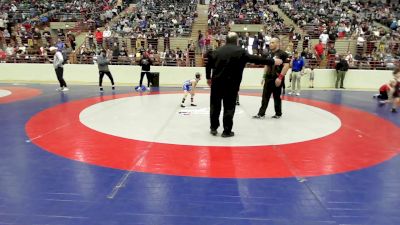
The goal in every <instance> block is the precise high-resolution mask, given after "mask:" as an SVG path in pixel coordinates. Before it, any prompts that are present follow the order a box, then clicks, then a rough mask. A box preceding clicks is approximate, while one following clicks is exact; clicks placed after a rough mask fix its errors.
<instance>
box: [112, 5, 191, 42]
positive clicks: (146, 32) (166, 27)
mask: <svg viewBox="0 0 400 225" xmlns="http://www.w3.org/2000/svg"><path fill="white" fill-rule="evenodd" d="M196 6H197V5H196V1H194V0H181V1H174V0H142V1H141V2H140V4H138V5H137V7H136V10H135V11H134V12H133V13H131V14H129V15H126V16H124V17H122V18H120V19H119V21H118V22H116V23H115V24H113V26H112V28H111V29H112V30H113V31H116V32H117V33H119V34H121V35H122V36H132V35H133V36H135V37H138V36H139V35H141V36H146V37H147V36H155V37H187V36H190V33H191V31H192V24H193V22H194V20H195V19H196V17H197V12H196Z"/></svg>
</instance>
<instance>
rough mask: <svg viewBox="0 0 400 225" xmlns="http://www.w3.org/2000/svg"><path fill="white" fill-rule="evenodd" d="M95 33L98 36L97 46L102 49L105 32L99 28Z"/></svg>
mask: <svg viewBox="0 0 400 225" xmlns="http://www.w3.org/2000/svg"><path fill="white" fill-rule="evenodd" d="M94 35H95V37H96V42H97V47H99V48H100V49H101V48H102V46H103V32H101V31H100V29H99V28H97V30H96V33H95V34H94Z"/></svg>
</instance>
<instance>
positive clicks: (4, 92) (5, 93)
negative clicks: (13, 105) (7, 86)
mask: <svg viewBox="0 0 400 225" xmlns="http://www.w3.org/2000/svg"><path fill="white" fill-rule="evenodd" d="M8 95H11V91H9V90H4V89H0V98H2V97H6V96H8Z"/></svg>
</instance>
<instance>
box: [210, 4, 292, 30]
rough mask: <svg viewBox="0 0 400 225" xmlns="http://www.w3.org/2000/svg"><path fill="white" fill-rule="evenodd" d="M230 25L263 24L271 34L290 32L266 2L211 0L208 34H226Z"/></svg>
mask: <svg viewBox="0 0 400 225" xmlns="http://www.w3.org/2000/svg"><path fill="white" fill-rule="evenodd" d="M232 24H264V25H265V30H266V31H267V32H271V33H277V34H278V33H284V32H290V31H289V29H290V27H288V26H286V25H285V24H284V22H283V19H282V18H281V17H279V14H278V13H277V12H274V11H272V10H271V9H270V7H269V4H268V1H257V0H253V1H245V0H239V1H237V0H236V1H234V0H230V1H225V0H212V1H211V2H210V6H209V11H208V25H209V33H212V34H226V33H227V32H228V31H229V26H230V25H232Z"/></svg>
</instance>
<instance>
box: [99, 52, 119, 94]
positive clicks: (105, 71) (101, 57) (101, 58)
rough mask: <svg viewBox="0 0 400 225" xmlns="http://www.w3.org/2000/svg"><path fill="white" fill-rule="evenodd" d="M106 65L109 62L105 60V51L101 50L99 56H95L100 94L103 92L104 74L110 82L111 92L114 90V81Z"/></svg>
mask: <svg viewBox="0 0 400 225" xmlns="http://www.w3.org/2000/svg"><path fill="white" fill-rule="evenodd" d="M108 64H110V61H109V60H108V59H107V56H106V50H104V49H103V50H101V52H100V55H99V56H97V66H98V67H99V87H100V92H104V90H103V77H104V74H105V75H107V76H108V78H109V79H110V81H111V85H112V90H113V91H114V90H115V86H114V79H113V76H112V74H111V72H110V69H109V68H108Z"/></svg>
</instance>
